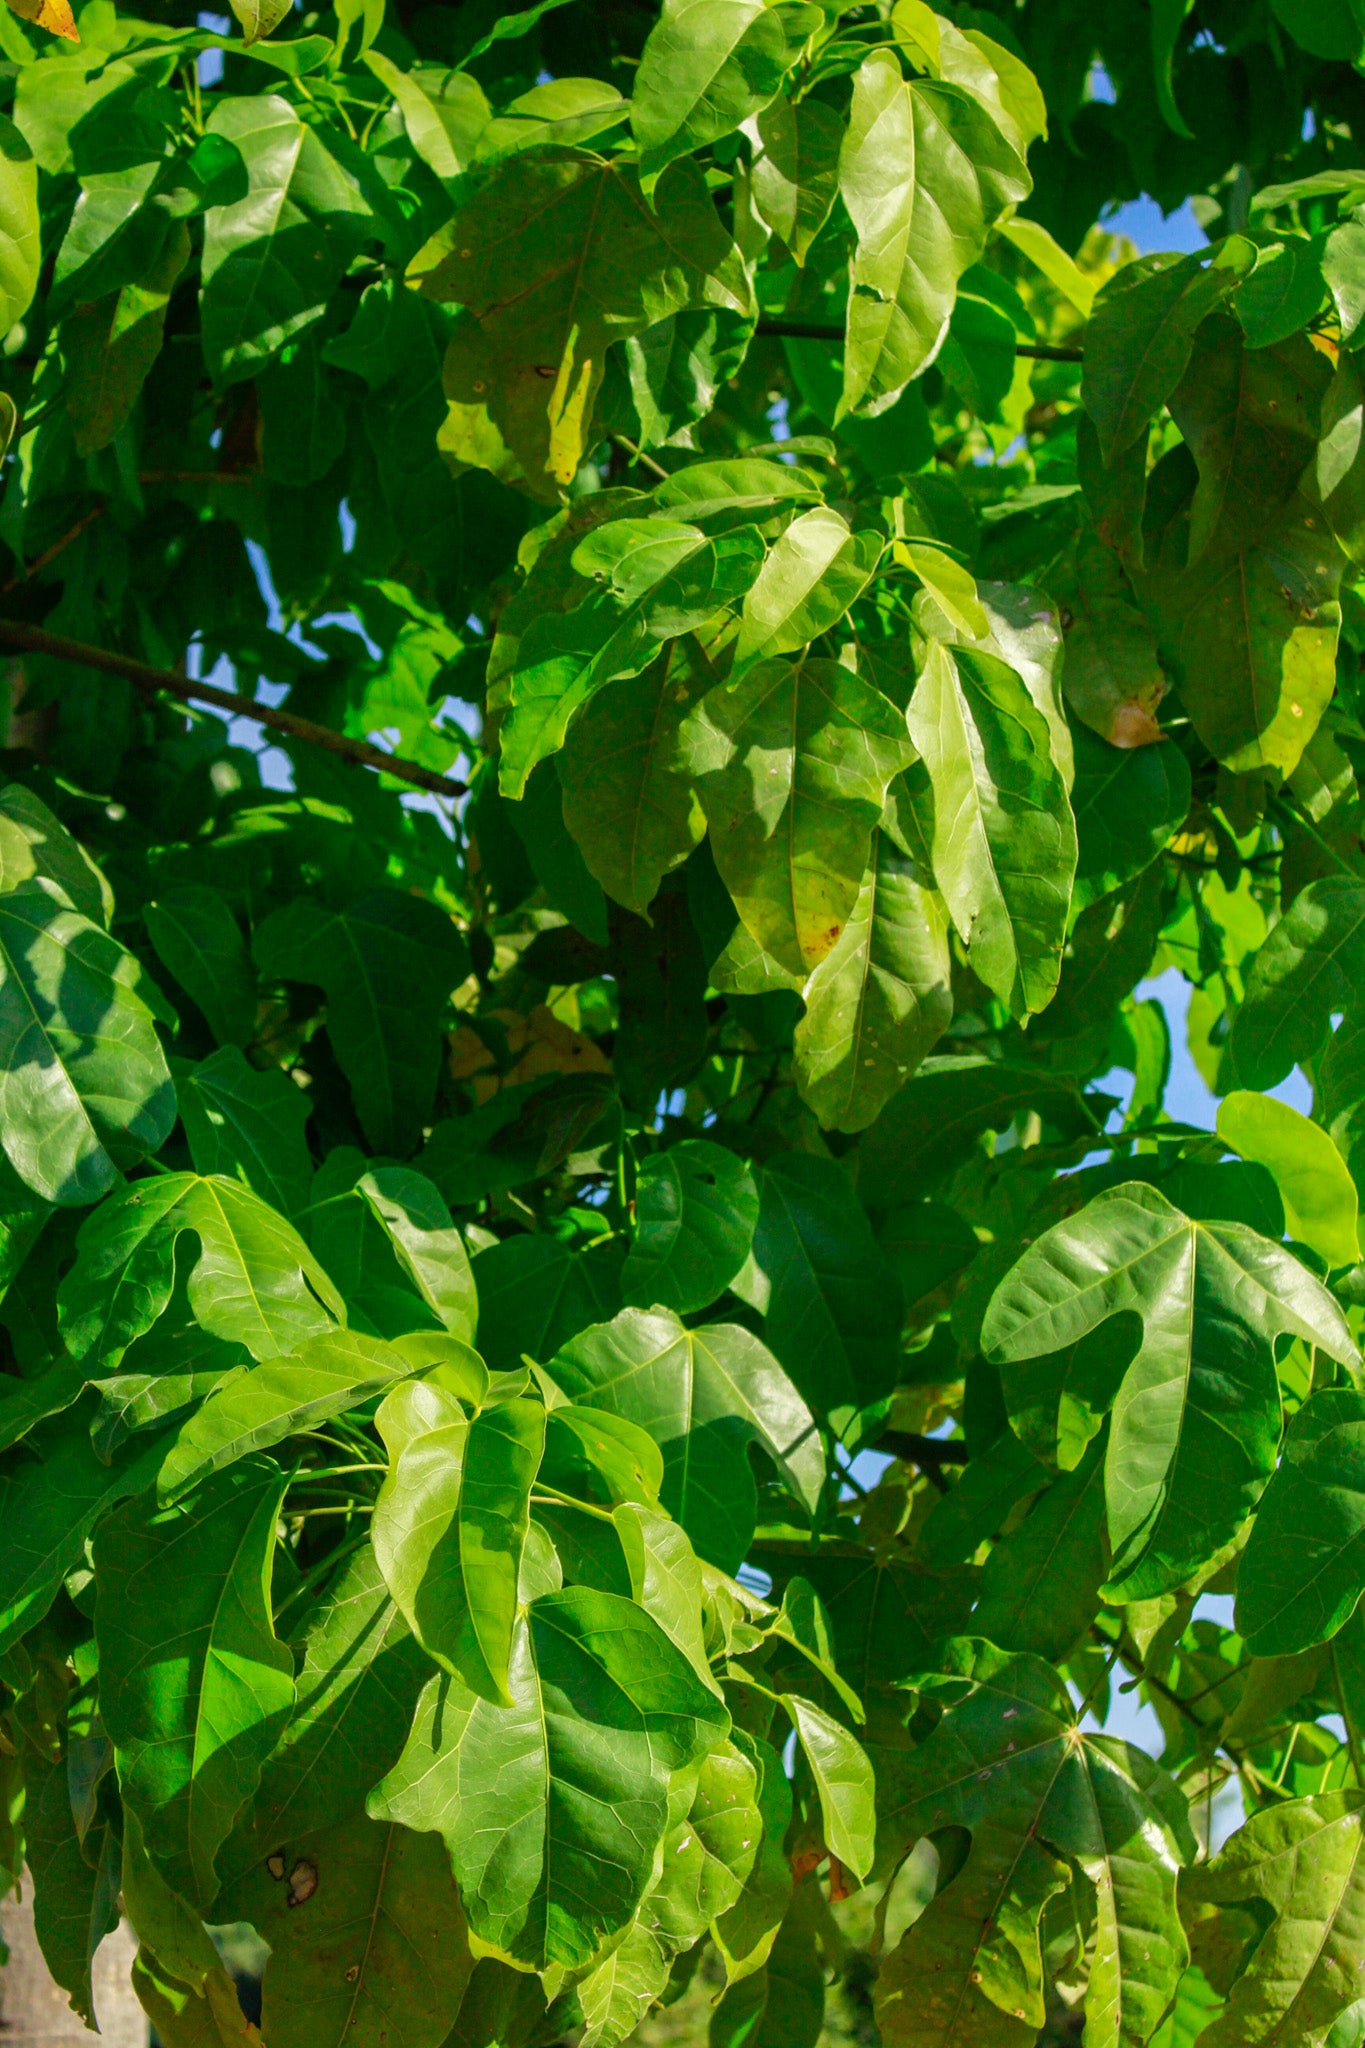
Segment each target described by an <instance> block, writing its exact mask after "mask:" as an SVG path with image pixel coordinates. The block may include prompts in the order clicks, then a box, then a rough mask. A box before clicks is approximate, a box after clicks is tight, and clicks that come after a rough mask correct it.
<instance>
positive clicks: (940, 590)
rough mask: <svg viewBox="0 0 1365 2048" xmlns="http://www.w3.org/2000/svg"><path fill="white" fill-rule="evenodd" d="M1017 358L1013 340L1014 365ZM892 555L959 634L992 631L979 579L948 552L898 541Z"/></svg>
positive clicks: (910, 541) (968, 634)
mask: <svg viewBox="0 0 1365 2048" xmlns="http://www.w3.org/2000/svg"><path fill="white" fill-rule="evenodd" d="M1013 357H1014V347H1013V340H1012V338H1011V346H1010V359H1011V364H1012V363H1013ZM892 553H893V555H894V556H895V559H896V561H898V562H899V563H901V564H902V566H903V567H905V568H907V569H913V570H914V572H915V574H916V576H918V578H919V580H920V582H921V583H922V584H923V585H924V587H925V589H926V590H927V591H928V593H929V595H930V596H931V597H932V598H933V600H934V603H935V604H936V605H937V607H938V609H939V610H940V611H941V612H942V613H943V615H944V617H945V618H946V619H947V621H948V623H949V625H950V627H951V628H952V630H953V631H954V632H955V633H962V634H965V635H966V637H967V638H968V639H975V638H976V637H977V636H978V635H981V634H985V633H989V632H990V629H991V622H990V619H989V618H988V617H987V614H986V610H985V607H984V605H983V604H982V602H981V599H980V597H979V596H978V594H977V588H976V578H975V576H973V574H972V572H971V570H970V569H964V568H963V566H962V564H961V563H960V562H959V561H957V560H956V558H955V557H954V556H952V555H950V554H948V552H947V551H946V549H944V548H936V547H932V546H930V545H929V543H928V542H927V541H915V540H898V541H897V542H896V543H895V545H894V547H893V549H892Z"/></svg>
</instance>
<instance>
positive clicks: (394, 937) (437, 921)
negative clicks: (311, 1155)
mask: <svg viewBox="0 0 1365 2048" xmlns="http://www.w3.org/2000/svg"><path fill="white" fill-rule="evenodd" d="M253 951H254V953H255V957H256V964H257V966H258V967H259V968H260V969H261V971H262V973H263V974H267V975H271V976H275V977H278V978H280V979H281V980H288V981H301V982H311V983H312V984H313V986H314V987H316V988H321V989H324V990H325V991H326V993H327V999H328V1007H327V1035H328V1037H329V1038H330V1039H331V1041H332V1047H333V1050H334V1051H335V1053H336V1056H337V1059H338V1061H339V1062H340V1064H341V1069H342V1072H343V1073H344V1074H345V1076H346V1078H347V1080H348V1081H349V1082H350V1084H351V1089H352V1093H353V1096H354V1100H355V1105H356V1115H357V1116H358V1117H359V1119H360V1122H361V1125H362V1128H363V1129H364V1131H365V1135H366V1137H367V1138H368V1139H369V1141H370V1143H371V1144H372V1145H373V1146H374V1148H375V1149H376V1151H392V1152H399V1153H407V1152H410V1151H411V1150H412V1149H413V1147H414V1146H415V1144H416V1142H417V1139H418V1137H419V1136H420V1135H421V1127H422V1125H423V1123H425V1122H426V1121H427V1119H428V1118H429V1117H430V1114H431V1106H432V1101H433V1098H434V1096H435V1092H436V1075H437V1070H438V1068H439V1065H440V1057H441V1040H440V1034H439V1025H440V1021H441V1018H442V1015H443V1014H444V1011H445V1007H446V1004H447V1003H448V1001H449V999H450V996H451V993H452V991H453V990H454V989H455V988H457V987H458V986H459V984H460V983H461V982H462V981H463V980H464V978H465V976H466V975H467V974H468V972H469V949H468V947H467V946H466V945H465V942H464V940H463V939H462V938H461V937H460V934H459V933H458V932H457V931H456V929H455V927H454V925H453V924H452V923H451V921H450V919H449V918H448V917H445V916H443V915H442V914H441V912H440V911H439V910H437V908H436V907H435V905H434V904H432V903H428V902H425V901H423V900H422V899H421V898H419V897H415V896H406V895H401V894H400V893H399V892H398V891H396V890H390V889H376V890H373V891H372V892H371V893H370V894H368V895H366V896H361V897H358V898H357V899H356V901H355V902H354V903H352V904H351V905H350V907H349V908H348V909H347V910H345V911H343V912H341V913H340V914H337V913H336V912H333V911H328V910H325V909H324V908H323V907H322V905H321V904H319V903H315V902H312V901H310V900H309V898H307V897H298V898H296V899H295V901H294V902H292V903H289V904H287V905H285V906H284V907H283V908H282V909H280V910H277V911H274V912H272V914H271V915H270V916H269V917H268V918H266V920H265V922H264V923H263V924H261V925H260V926H258V927H257V931H256V937H255V940H254V942H253Z"/></svg>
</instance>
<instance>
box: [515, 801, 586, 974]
mask: <svg viewBox="0 0 1365 2048" xmlns="http://www.w3.org/2000/svg"><path fill="white" fill-rule="evenodd" d="M512 824H513V827H514V829H515V831H516V833H517V835H518V837H519V838H520V840H521V843H522V845H523V846H524V847H525V848H526V857H527V859H528V860H529V861H530V863H531V870H532V873H533V874H534V875H535V878H536V880H537V881H538V882H539V883H540V886H541V888H542V889H543V890H544V891H545V894H546V896H547V898H548V899H549V901H550V902H551V903H552V904H553V905H554V907H555V909H556V910H560V911H562V912H563V913H564V915H565V917H567V918H568V920H569V922H570V924H572V925H575V926H576V927H577V928H578V930H579V931H580V932H582V934H583V936H584V937H585V938H586V939H588V940H589V941H590V942H591V943H592V944H593V945H595V946H605V945H606V943H607V905H606V899H605V897H604V896H603V893H602V887H601V884H600V883H599V882H598V881H597V879H596V877H595V876H594V875H593V874H592V873H591V872H590V870H589V868H588V865H587V863H586V861H585V860H584V858H583V854H582V852H581V850H580V848H579V845H578V842H577V840H576V839H575V838H574V836H573V834H572V833H571V832H570V830H569V827H568V824H567V822H566V820H565V816H564V799H563V790H562V785H561V783H560V777H559V764H558V763H557V762H555V761H542V762H541V763H540V765H539V767H538V768H537V769H536V771H535V773H534V774H533V775H532V776H531V777H530V778H529V779H528V781H527V784H526V788H525V791H524V792H523V794H522V798H521V801H520V803H518V804H517V806H516V808H515V810H514V811H513V812H512Z"/></svg>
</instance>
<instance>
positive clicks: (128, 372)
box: [62, 221, 191, 455]
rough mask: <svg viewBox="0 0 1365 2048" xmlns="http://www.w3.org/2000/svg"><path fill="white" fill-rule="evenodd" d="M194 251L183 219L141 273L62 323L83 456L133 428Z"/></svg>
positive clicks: (71, 411) (71, 407)
mask: <svg viewBox="0 0 1365 2048" xmlns="http://www.w3.org/2000/svg"><path fill="white" fill-rule="evenodd" d="M190 252H191V243H190V234H189V229H188V227H187V226H186V225H185V223H184V222H183V221H177V222H175V223H173V225H172V226H171V229H170V232H169V233H168V234H167V236H166V239H165V241H164V242H163V244H162V246H161V250H160V253H159V254H158V255H157V257H156V259H155V261H153V262H152V263H151V264H149V265H148V267H147V268H146V269H145V270H143V271H142V273H141V274H140V275H139V276H137V277H133V278H130V279H129V280H128V281H127V282H126V283H124V284H122V286H121V289H120V290H119V291H118V292H117V293H110V294H109V295H108V296H107V297H104V298H101V299H97V300H96V301H95V302H94V304H93V305H83V306H77V307H75V308H74V309H73V310H72V311H71V312H70V313H68V314H67V316H66V319H65V320H64V321H63V322H62V349H63V354H64V355H65V356H66V359H67V367H68V377H67V386H66V411H67V417H68V418H69V420H70V421H71V428H72V438H73V439H74V441H75V444H76V452H77V454H79V455H93V454H95V453H97V452H98V451H99V450H100V449H102V448H107V447H108V446H109V444H110V442H111V441H113V440H114V439H115V437H116V436H117V435H118V434H119V433H120V432H121V431H122V430H123V429H124V427H126V426H127V424H128V421H129V418H130V416H131V414H132V412H133V408H134V407H135V406H136V404H137V402H138V399H139V398H140V397H141V395H142V389H143V386H144V385H145V384H146V382H147V377H148V373H149V372H150V370H151V369H152V366H153V364H154V363H155V362H156V359H157V357H158V356H159V355H160V353H161V347H162V342H163V340H164V338H165V331H166V310H167V307H168V306H169V305H170V302H171V294H172V292H173V291H174V290H175V287H176V285H177V283H178V282H179V279H180V275H181V273H182V271H183V270H184V268H185V266H186V264H187V263H188V262H189V259H190Z"/></svg>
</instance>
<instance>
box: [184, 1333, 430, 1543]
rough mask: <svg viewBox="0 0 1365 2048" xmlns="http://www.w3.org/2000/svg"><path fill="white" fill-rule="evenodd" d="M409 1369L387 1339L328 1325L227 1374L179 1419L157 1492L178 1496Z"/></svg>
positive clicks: (378, 1390)
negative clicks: (288, 1350) (286, 1351)
mask: <svg viewBox="0 0 1365 2048" xmlns="http://www.w3.org/2000/svg"><path fill="white" fill-rule="evenodd" d="M410 1370H411V1368H410V1367H409V1365H408V1364H407V1363H406V1361H405V1360H404V1359H403V1358H402V1357H400V1356H399V1354H398V1353H397V1352H396V1351H394V1350H393V1349H391V1347H390V1346H389V1345H387V1344H381V1343H379V1342H378V1341H377V1340H376V1339H375V1338H373V1337H362V1336H359V1335H357V1333H356V1332H355V1331H354V1330H335V1331H333V1332H332V1333H331V1335H330V1336H326V1337H315V1338H314V1339H313V1341H312V1342H311V1343H310V1344H304V1345H301V1346H300V1348H299V1349H298V1351H296V1352H295V1353H294V1354H293V1355H292V1356H291V1357H289V1358H281V1359H274V1360H269V1361H267V1362H266V1363H265V1364H264V1365H258V1366H255V1367H253V1368H252V1369H251V1370H250V1371H248V1372H245V1373H243V1374H241V1375H240V1376H235V1375H234V1377H233V1378H232V1379H231V1380H230V1381H229V1382H228V1384H226V1385H225V1386H221V1387H219V1388H218V1389H216V1391H215V1392H213V1393H211V1394H210V1395H209V1397H208V1399H207V1401H205V1403H204V1405H203V1407H202V1408H200V1409H199V1411H198V1413H197V1414H195V1415H192V1416H191V1417H190V1419H189V1421H188V1422H185V1423H183V1424H182V1425H181V1427H180V1430H179V1433H178V1434H177V1436H176V1439H175V1442H174V1443H173V1445H172V1446H171V1448H170V1450H168V1451H167V1453H166V1460H165V1463H164V1464H163V1465H162V1467H161V1470H160V1472H159V1473H158V1474H157V1497H158V1499H159V1500H160V1501H161V1502H162V1503H163V1504H165V1505H169V1504H170V1503H171V1502H172V1501H177V1500H179V1499H180V1498H181V1496H182V1495H183V1494H186V1493H188V1492H189V1491H190V1489H191V1487H194V1486H198V1485H199V1484H200V1482H201V1481H202V1480H204V1479H207V1478H208V1477H209V1476H210V1474H211V1473H214V1472H221V1471H223V1470H224V1469H225V1467H227V1466H228V1465H233V1464H236V1462H237V1460H238V1459H239V1458H245V1457H247V1456H249V1455H250V1453H251V1452H253V1451H264V1450H268V1449H269V1448H270V1447H271V1445H272V1444H278V1443H282V1442H283V1441H284V1439H285V1438H286V1437H287V1436H299V1435H302V1434H304V1433H305V1432H306V1431H308V1430H310V1429H314V1428H316V1426H317V1424H318V1423H320V1422H329V1421H330V1420H331V1418H332V1417H333V1416H334V1415H343V1414H345V1412H346V1410H347V1409H348V1408H358V1407H359V1406H360V1404H361V1403H362V1402H363V1401H369V1400H373V1399H374V1397H375V1395H376V1394H382V1393H387V1392H388V1390H389V1388H390V1387H391V1386H392V1385H393V1383H394V1381H395V1380H399V1379H404V1378H406V1376H407V1374H408V1372H409V1371H410Z"/></svg>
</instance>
